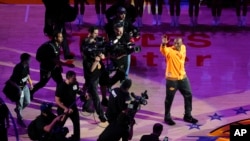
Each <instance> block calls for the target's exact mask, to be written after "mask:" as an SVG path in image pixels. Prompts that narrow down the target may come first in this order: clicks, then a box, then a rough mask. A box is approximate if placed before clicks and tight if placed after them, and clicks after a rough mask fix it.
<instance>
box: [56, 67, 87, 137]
mask: <svg viewBox="0 0 250 141" xmlns="http://www.w3.org/2000/svg"><path fill="white" fill-rule="evenodd" d="M81 93H82V92H81V90H80V88H79V85H78V82H77V80H76V73H75V72H74V71H68V72H67V73H66V80H65V81H64V82H62V83H61V84H59V85H58V86H57V88H56V96H55V100H56V104H57V105H58V108H57V113H58V115H61V114H64V113H66V114H68V115H67V116H68V117H69V118H70V119H71V121H72V123H73V128H74V134H73V136H72V137H73V139H74V141H80V119H79V113H78V108H77V105H76V94H81Z"/></svg>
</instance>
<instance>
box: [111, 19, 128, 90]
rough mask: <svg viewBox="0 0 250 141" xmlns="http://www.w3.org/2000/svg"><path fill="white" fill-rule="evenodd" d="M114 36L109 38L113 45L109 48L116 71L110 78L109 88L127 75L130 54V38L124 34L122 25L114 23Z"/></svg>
mask: <svg viewBox="0 0 250 141" xmlns="http://www.w3.org/2000/svg"><path fill="white" fill-rule="evenodd" d="M114 31H115V34H114V35H113V36H111V37H110V38H109V40H110V42H111V43H112V44H113V45H112V46H111V47H110V59H111V61H112V63H113V65H114V67H115V69H116V73H115V74H114V76H112V77H111V78H110V81H109V87H112V86H113V85H114V84H115V83H116V82H117V81H123V80H124V79H125V78H126V77H127V75H126V71H127V69H128V67H129V56H128V54H130V52H129V51H128V49H129V48H130V46H129V45H128V44H129V43H130V36H129V35H128V34H127V33H125V32H124V27H123V24H121V23H116V24H115V25H114Z"/></svg>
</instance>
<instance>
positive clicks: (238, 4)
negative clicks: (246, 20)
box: [235, 0, 247, 16]
mask: <svg viewBox="0 0 250 141" xmlns="http://www.w3.org/2000/svg"><path fill="white" fill-rule="evenodd" d="M235 6H236V15H237V16H241V9H242V16H246V15H247V0H243V1H242V2H241V0H236V2H235ZM241 7H242V8H241Z"/></svg>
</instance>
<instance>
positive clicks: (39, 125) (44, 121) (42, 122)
mask: <svg viewBox="0 0 250 141" xmlns="http://www.w3.org/2000/svg"><path fill="white" fill-rule="evenodd" d="M55 118H56V115H54V114H50V115H48V116H44V115H42V114H41V115H39V116H38V117H37V118H36V119H35V120H36V121H35V125H36V130H37V131H38V133H37V134H38V136H39V138H40V137H42V136H44V135H46V134H48V133H47V132H45V131H44V127H45V126H46V125H49V124H50V123H51V122H52V121H53V120H54V119H55Z"/></svg>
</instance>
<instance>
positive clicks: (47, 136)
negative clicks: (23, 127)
mask: <svg viewBox="0 0 250 141" xmlns="http://www.w3.org/2000/svg"><path fill="white" fill-rule="evenodd" d="M52 106H53V104H52V103H45V102H44V103H42V104H41V106H40V110H41V114H40V115H39V116H38V117H36V119H34V120H33V121H32V122H34V127H32V129H33V128H34V129H33V130H35V131H36V132H35V134H36V138H37V139H38V141H55V140H58V141H59V140H60V141H68V139H67V138H66V137H65V136H66V133H67V132H66V133H63V132H62V131H63V129H64V130H65V129H66V128H63V127H61V126H59V125H60V122H62V120H63V119H64V115H60V116H56V115H55V114H53V112H52ZM59 128H60V130H59ZM32 129H31V130H32ZM28 132H29V131H28Z"/></svg>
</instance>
